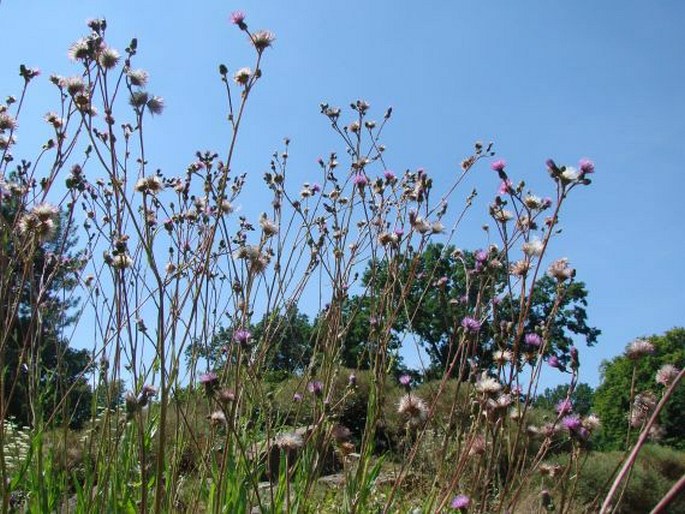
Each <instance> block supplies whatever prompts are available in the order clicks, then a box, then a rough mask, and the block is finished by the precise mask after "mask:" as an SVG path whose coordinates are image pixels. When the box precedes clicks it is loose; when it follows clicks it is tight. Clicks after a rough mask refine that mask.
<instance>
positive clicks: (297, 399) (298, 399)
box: [293, 393, 302, 402]
mask: <svg viewBox="0 0 685 514" xmlns="http://www.w3.org/2000/svg"><path fill="white" fill-rule="evenodd" d="M293 401H294V402H301V401H302V395H301V394H300V393H295V394H294V395H293Z"/></svg>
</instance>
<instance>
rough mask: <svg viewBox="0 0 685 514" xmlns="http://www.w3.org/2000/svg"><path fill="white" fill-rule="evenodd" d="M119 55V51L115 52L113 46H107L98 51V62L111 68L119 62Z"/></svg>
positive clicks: (104, 66) (106, 67)
mask: <svg viewBox="0 0 685 514" xmlns="http://www.w3.org/2000/svg"><path fill="white" fill-rule="evenodd" d="M120 57H121V56H120V55H119V52H117V51H116V50H115V49H114V48H110V47H107V48H104V49H102V50H101V51H100V53H99V55H98V62H99V63H100V66H102V67H103V68H105V69H107V70H111V69H112V68H114V67H115V66H116V65H117V64H118V63H119V58H120Z"/></svg>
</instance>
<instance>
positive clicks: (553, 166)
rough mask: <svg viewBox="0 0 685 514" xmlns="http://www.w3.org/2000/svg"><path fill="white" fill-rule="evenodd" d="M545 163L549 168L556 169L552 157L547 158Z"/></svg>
mask: <svg viewBox="0 0 685 514" xmlns="http://www.w3.org/2000/svg"><path fill="white" fill-rule="evenodd" d="M545 164H546V165H547V167H548V168H549V169H550V170H556V169H557V163H556V162H554V161H553V160H552V159H547V160H546V161H545Z"/></svg>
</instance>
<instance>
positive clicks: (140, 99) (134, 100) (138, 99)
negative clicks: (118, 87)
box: [128, 91, 150, 108]
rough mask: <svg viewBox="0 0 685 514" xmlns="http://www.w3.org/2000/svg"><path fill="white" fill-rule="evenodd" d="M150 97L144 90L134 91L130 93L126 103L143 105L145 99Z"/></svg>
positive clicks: (137, 105)
mask: <svg viewBox="0 0 685 514" xmlns="http://www.w3.org/2000/svg"><path fill="white" fill-rule="evenodd" d="M149 99H150V95H148V94H147V92H146V91H134V92H133V93H131V98H129V100H128V103H129V104H130V105H131V107H137V108H140V107H143V106H144V105H145V104H146V103H147V101H148V100H149Z"/></svg>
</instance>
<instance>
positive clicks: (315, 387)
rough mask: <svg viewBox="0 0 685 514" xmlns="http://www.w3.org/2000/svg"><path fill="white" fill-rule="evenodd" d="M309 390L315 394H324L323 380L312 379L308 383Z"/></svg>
mask: <svg viewBox="0 0 685 514" xmlns="http://www.w3.org/2000/svg"><path fill="white" fill-rule="evenodd" d="M307 390H308V391H309V392H310V393H312V394H313V395H314V396H321V395H322V394H323V382H321V380H312V381H311V382H309V383H308V384H307Z"/></svg>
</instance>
